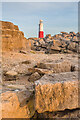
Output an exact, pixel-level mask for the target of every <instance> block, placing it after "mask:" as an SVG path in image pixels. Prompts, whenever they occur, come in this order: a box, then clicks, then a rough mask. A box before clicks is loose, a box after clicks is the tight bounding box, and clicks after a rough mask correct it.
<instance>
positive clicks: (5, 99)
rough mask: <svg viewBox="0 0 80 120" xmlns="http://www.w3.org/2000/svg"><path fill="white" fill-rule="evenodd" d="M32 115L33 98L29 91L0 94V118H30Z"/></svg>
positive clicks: (33, 109)
mask: <svg viewBox="0 0 80 120" xmlns="http://www.w3.org/2000/svg"><path fill="white" fill-rule="evenodd" d="M34 113H35V108H34V97H33V96H32V95H31V93H30V92H29V91H27V90H26V91H19V92H17V93H16V92H11V91H7V92H4V93H2V118H9V119H11V118H15V119H16V118H31V117H32V116H33V115H34Z"/></svg>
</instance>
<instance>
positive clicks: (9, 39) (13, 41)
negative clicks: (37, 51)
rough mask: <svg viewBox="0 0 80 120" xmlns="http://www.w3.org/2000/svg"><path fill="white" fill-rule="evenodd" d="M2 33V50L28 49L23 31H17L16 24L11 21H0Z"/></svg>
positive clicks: (27, 42)
mask: <svg viewBox="0 0 80 120" xmlns="http://www.w3.org/2000/svg"><path fill="white" fill-rule="evenodd" d="M0 23H1V24H2V26H1V34H2V51H18V50H22V49H23V50H25V49H26V50H28V49H29V48H30V46H29V41H27V39H26V38H25V37H24V33H23V32H22V31H19V28H18V26H17V25H14V24H13V23H11V22H5V21H0Z"/></svg>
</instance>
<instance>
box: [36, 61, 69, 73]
mask: <svg viewBox="0 0 80 120" xmlns="http://www.w3.org/2000/svg"><path fill="white" fill-rule="evenodd" d="M37 67H38V68H42V69H52V70H53V73H60V72H69V71H71V63H70V62H69V61H67V60H64V61H59V62H51V63H37Z"/></svg>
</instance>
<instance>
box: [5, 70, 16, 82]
mask: <svg viewBox="0 0 80 120" xmlns="http://www.w3.org/2000/svg"><path fill="white" fill-rule="evenodd" d="M5 75H6V80H16V78H17V76H18V73H17V72H15V71H8V72H6V73H5Z"/></svg>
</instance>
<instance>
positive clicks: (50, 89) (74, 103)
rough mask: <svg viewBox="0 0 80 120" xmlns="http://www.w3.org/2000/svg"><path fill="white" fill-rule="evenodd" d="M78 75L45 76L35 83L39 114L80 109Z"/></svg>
mask: <svg viewBox="0 0 80 120" xmlns="http://www.w3.org/2000/svg"><path fill="white" fill-rule="evenodd" d="M78 94H79V93H78V73H77V72H67V73H60V74H52V75H44V76H43V77H42V78H41V79H40V80H38V81H36V82H35V105H36V106H35V108H36V110H37V111H38V113H43V112H45V111H49V112H52V111H62V110H65V109H75V108H80V106H79V104H78Z"/></svg>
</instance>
